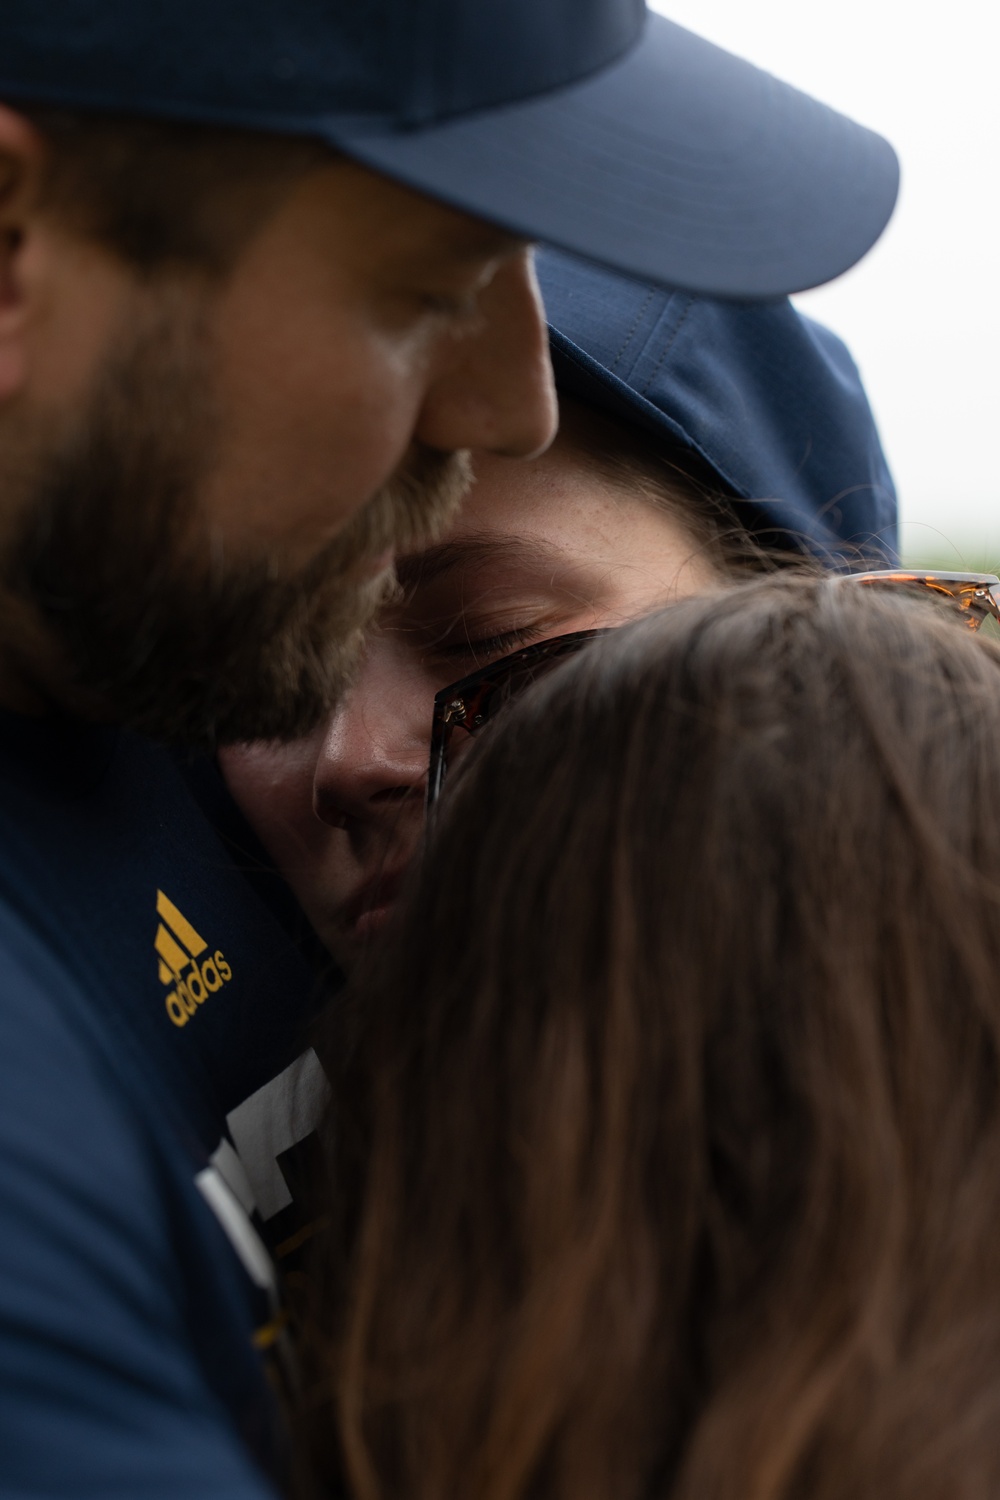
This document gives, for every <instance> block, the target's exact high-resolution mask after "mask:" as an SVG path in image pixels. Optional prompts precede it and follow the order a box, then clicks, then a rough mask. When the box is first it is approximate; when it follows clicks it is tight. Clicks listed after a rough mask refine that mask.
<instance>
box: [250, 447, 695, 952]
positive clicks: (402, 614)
mask: <svg viewBox="0 0 1000 1500" xmlns="http://www.w3.org/2000/svg"><path fill="white" fill-rule="evenodd" d="M476 476H477V482H476V484H475V486H474V488H473V490H472V493H471V494H470V496H469V498H468V500H467V501H466V504H465V506H464V509H463V511H462V513H461V515H460V517H459V519H458V521H457V522H456V524H455V525H454V526H453V527H452V529H451V530H450V531H449V533H448V534H447V535H446V536H445V538H444V539H443V540H442V541H441V542H439V543H437V545H435V546H433V547H430V548H428V549H427V550H426V551H424V552H422V553H419V554H416V555H413V556H411V557H406V558H402V559H401V560H400V562H399V567H398V571H399V578H400V583H401V594H400V597H399V599H398V602H396V603H395V604H393V605H392V606H391V608H389V609H387V611H386V612H385V614H384V616H383V617H382V618H381V620H380V622H379V624H378V626H377V628H376V629H374V630H373V631H372V632H371V634H370V635H369V637H368V640H367V645H366V649H365V653H364V659H363V662H362V665H361V668H360V673H359V675H358V677H357V680H356V682H355V684H354V686H353V688H352V689H351V691H350V693H349V694H348V696H347V697H346V698H345V699H344V700H343V702H342V703H341V705H340V706H339V707H338V708H337V709H336V711H335V712H334V713H333V714H332V715H331V716H330V718H329V719H328V720H327V722H326V723H325V724H324V725H323V726H322V727H321V728H320V729H318V730H316V731H315V732H314V733H313V734H312V735H310V736H309V737H308V738H306V739H302V740H298V741H296V742H294V743H292V744H289V745H281V744H272V743H255V744H251V745H244V746H236V747H231V748H229V749H226V750H224V751H222V752H221V754H220V761H221V764H222V770H223V774H224V775H225V778H226V781H227V782H228V785H229V788H230V791H231V792H232V794H233V796H234V797H235V798H236V801H237V802H238V803H239V805H240V807H241V808H242V810H243V812H244V814H245V816H246V817H247V819H248V820H249V822H250V823H251V825H252V826H253V828H254V829H255V831H256V833H257V835H258V837H259V838H260V839H261V842H262V843H263V844H264V846H265V847H266V849H267V850H268V852H269V853H270V855H271V857H272V859H273V860H274V861H275V863H276V865H277V866H278V868H279V869H280V870H281V872H282V873H283V875H284V876H285V878H286V879H287V881H288V882H289V884H290V885H291V887H292V889H293V891H294V892H295V894H296V896H297V897H298V899H299V901H300V903H301V904H302V906H303V908H304V910H305V912H306V915H307V916H308V917H309V919H310V921H311V922H312V924H313V926H314V927H315V928H316V930H317V932H318V933H319V935H320V937H321V938H322V939H323V941H324V942H325V943H326V944H327V946H328V947H329V948H330V949H331V951H332V952H333V953H334V954H335V955H336V957H337V958H338V959H340V961H341V962H342V963H344V964H345V965H349V964H350V963H351V962H352V960H353V959H354V958H356V956H357V955H358V952H359V950H360V949H361V947H362V946H363V945H364V944H365V942H366V941H367V940H368V939H369V938H370V937H371V936H372V934H373V933H375V932H377V931H378V929H379V928H380V927H381V925H382V924H383V923H384V921H385V918H386V916H387V915H388V912H389V909H390V908H391V905H392V902H393V900H394V898H395V895H396V892H397V890H398V887H399V883H400V880H401V878H402V875H403V872H404V871H405V869H406V867H407V865H408V863H409V861H410V859H411V858H412V856H413V853H414V850H415V849H416V847H417V843H418V841H419V838H420V833H421V829H422V824H423V798H424V787H425V783H426V776H427V760H428V750H429V740H430V724H431V712H432V708H433V702H434V695H435V693H437V692H438V691H439V690H440V689H441V688H443V687H446V686H447V685H448V684H449V683H450V682H454V681H456V680H457V679H458V678H459V677H463V676H465V675H466V674H467V673H468V672H472V671H474V670H475V669H476V668H477V667H478V666H482V665H483V664H485V663H486V662H489V661H491V660H494V659H495V658H496V657H499V656H504V655H506V654H507V653H508V652H511V651H516V650H517V649H518V647H520V646H522V645H526V644H528V643H530V642H532V641H541V640H545V639H546V638H547V637H549V636H554V635H562V634H564V633H566V632H568V631H574V630H585V629H589V628H590V627H592V626H597V625H619V624H622V623H624V622H625V621H626V620H629V619H633V618H634V617H636V616H638V615H641V614H644V613H647V612H648V611H649V610H652V609H655V608H656V607H657V606H658V605H661V604H665V603H669V602H670V601H671V600H673V599H677V598H681V597H683V596H684V595H687V594H693V593H696V592H698V591H700V590H701V589H703V588H705V587H707V586H709V585H711V584H712V583H713V582H716V581H717V574H716V572H715V569H714V568H713V566H711V565H710V563H709V562H708V560H707V559H706V558H704V557H703V556H701V555H699V553H698V550H697V546H696V544H695V543H694V542H693V541H692V539H691V538H690V537H689V536H688V534H687V533H686V531H685V530H684V529H683V527H682V526H681V525H680V524H679V523H678V521H677V520H676V519H675V518H674V517H673V516H671V515H670V514H668V513H666V512H661V511H659V510H657V509H656V508H655V507H654V506H653V505H652V504H651V503H650V502H649V501H647V500H644V499H642V498H641V497H638V496H637V497H634V498H633V497H631V496H629V495H626V494H624V493H622V492H621V491H620V490H619V489H618V488H617V487H615V486H614V485H613V484H612V483H611V482H610V480H609V479H607V478H606V477H605V476H604V475H603V473H601V472H600V471H599V470H598V469H597V468H595V466H594V465H593V462H592V461H591V460H590V459H589V458H588V457H587V456H586V455H585V454H584V453H582V452H580V450H578V449H577V448H575V447H574V446H573V445H572V443H571V441H570V440H569V439H568V438H565V437H560V438H558V439H557V440H556V442H555V444H554V445H553V447H552V448H551V449H550V450H549V451H548V452H547V453H546V454H545V455H544V456H543V457H542V458H539V459H535V460H533V461H532V462H530V463H525V462H523V461H517V460H512V459H502V458H494V457H490V456H483V457H482V458H481V459H479V460H478V461H477V463H476Z"/></svg>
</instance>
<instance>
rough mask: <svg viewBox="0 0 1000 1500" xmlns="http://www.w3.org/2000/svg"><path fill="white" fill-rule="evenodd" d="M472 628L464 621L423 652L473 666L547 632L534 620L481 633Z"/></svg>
mask: <svg viewBox="0 0 1000 1500" xmlns="http://www.w3.org/2000/svg"><path fill="white" fill-rule="evenodd" d="M475 628H476V627H474V626H472V627H470V626H469V624H468V622H465V623H464V625H463V628H462V630H461V631H456V632H455V633H454V634H453V635H451V636H449V637H444V638H443V639H441V640H439V641H436V642H435V643H434V645H433V646H432V647H430V648H429V650H428V652H427V655H428V656H429V657H432V658H436V659H437V660H439V661H442V662H443V661H448V662H458V663H462V662H468V663H469V668H470V670H474V669H475V668H476V667H480V666H484V665H485V664H486V663H487V662H491V661H496V660H497V659H498V658H499V657H501V656H507V655H508V654H509V653H510V652H511V651H517V650H519V648H520V647H521V646H527V645H530V644H531V642H532V641H540V640H542V639H543V638H544V637H545V635H546V634H547V630H546V627H545V626H544V625H541V624H538V623H533V624H530V625H518V626H512V627H510V628H508V629H505V630H492V631H490V632H489V633H483V634H481V635H475V634H473V631H474V630H475Z"/></svg>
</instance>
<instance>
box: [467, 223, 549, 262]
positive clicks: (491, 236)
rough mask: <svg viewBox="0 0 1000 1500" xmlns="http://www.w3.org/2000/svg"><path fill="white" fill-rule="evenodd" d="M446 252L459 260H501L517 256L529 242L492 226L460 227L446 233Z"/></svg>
mask: <svg viewBox="0 0 1000 1500" xmlns="http://www.w3.org/2000/svg"><path fill="white" fill-rule="evenodd" d="M447 242H448V250H449V251H450V253H451V254H452V255H454V256H456V257H457V258H458V259H460V260H483V259H488V260H493V259H497V260H502V259H505V258H506V257H507V256H510V255H518V254H520V252H521V251H522V250H524V249H526V248H527V247H528V245H529V244H530V243H531V241H530V240H526V239H523V238H522V237H521V236H520V235H516V234H511V233H510V232H509V231H508V230H506V229H497V228H495V227H494V226H493V225H492V224H476V225H465V224H463V225H461V226H457V227H454V228H451V229H450V230H449V231H448V233H447Z"/></svg>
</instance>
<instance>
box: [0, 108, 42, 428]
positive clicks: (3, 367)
mask: <svg viewBox="0 0 1000 1500" xmlns="http://www.w3.org/2000/svg"><path fill="white" fill-rule="evenodd" d="M44 164H45V142H44V140H43V138H42V136H41V135H40V133H39V132H38V131H37V130H36V129H35V127H34V126H33V125H32V124H31V122H30V121H29V120H26V119H25V117H24V116H23V115H19V114H18V113H17V112H16V111H15V110H12V109H8V108H7V106H6V105H4V104H0V404H2V403H4V402H6V401H8V400H9V399H10V398H11V397H12V396H14V395H16V394H17V392H18V391H19V390H20V389H21V387H22V385H23V383H24V378H25V369H26V359H25V352H26V351H25V333H26V325H27V321H28V312H29V308H28V297H27V288H26V285H25V276H24V259H25V246H26V242H27V239H28V233H29V229H30V227H31V225H32V222H33V217H34V211H35V208H36V205H37V201H38V196H39V188H40V186H41V179H42V172H43V170H44Z"/></svg>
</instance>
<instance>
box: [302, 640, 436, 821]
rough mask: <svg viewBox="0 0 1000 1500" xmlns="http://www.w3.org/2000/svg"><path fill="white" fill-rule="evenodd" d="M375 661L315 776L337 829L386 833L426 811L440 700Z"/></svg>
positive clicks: (347, 704) (334, 723)
mask: <svg viewBox="0 0 1000 1500" xmlns="http://www.w3.org/2000/svg"><path fill="white" fill-rule="evenodd" d="M401 675H402V674H398V673H397V674H390V673H387V672H386V671H384V670H379V669H378V666H377V665H375V666H373V664H372V663H371V661H368V662H366V663H365V665H364V666H363V667H362V670H361V674H360V676H359V678H358V680H357V681H356V682H355V684H354V686H353V688H352V689H351V691H350V693H349V694H348V696H347V697H346V699H345V700H344V701H343V702H342V703H341V705H340V707H339V708H338V709H337V710H336V712H335V713H334V714H333V717H332V718H331V720H330V722H329V724H328V726H327V730H326V734H325V736H324V739H323V742H322V744H321V746H320V751H319V756H318V758H317V762H316V770H315V773H314V778H313V810H314V812H315V813H316V816H317V817H318V818H321V819H322V821H323V822H324V823H329V824H330V825H331V826H332V827H336V828H346V829H347V830H348V831H349V832H354V833H363V832H364V831H365V830H366V829H371V830H373V831H374V830H375V829H377V828H379V827H382V828H385V827H386V826H387V825H388V824H389V823H390V822H391V821H392V820H394V819H396V818H398V816H399V815H400V812H401V810H402V809H403V808H404V807H406V808H410V807H420V806H422V803H423V796H424V790H425V787H426V783H427V761H428V755H429V740H430V723H431V711H432V706H433V697H432V693H431V692H421V691H420V689H419V687H418V686H417V685H416V684H415V683H413V682H412V681H404V680H400V678H401Z"/></svg>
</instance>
